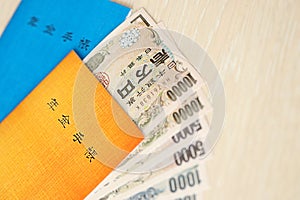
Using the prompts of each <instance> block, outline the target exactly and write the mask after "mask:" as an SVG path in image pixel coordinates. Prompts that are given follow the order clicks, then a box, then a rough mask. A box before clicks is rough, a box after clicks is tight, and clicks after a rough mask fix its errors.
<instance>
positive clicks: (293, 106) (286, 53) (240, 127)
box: [0, 0, 300, 200]
mask: <svg viewBox="0 0 300 200" xmlns="http://www.w3.org/2000/svg"><path fill="white" fill-rule="evenodd" d="M115 1H117V2H119V3H122V4H125V5H127V6H130V7H132V8H133V10H137V9H138V8H140V7H144V8H145V9H146V10H147V11H148V12H149V13H150V14H151V15H152V16H153V17H154V19H155V20H156V21H163V22H164V23H165V25H166V26H167V27H168V28H169V29H170V30H174V31H177V32H179V33H182V34H184V35H186V36H188V37H190V38H191V39H193V40H194V41H196V42H197V43H198V44H199V45H200V46H201V47H202V48H203V49H204V50H205V51H206V52H207V53H208V55H209V56H210V57H211V59H212V60H213V62H214V63H215V65H216V67H217V68H218V70H219V71H220V74H221V78H222V80H223V83H224V88H225V93H226V117H225V122H224V127H223V130H222V135H221V137H220V139H219V141H218V143H217V145H216V147H215V148H214V150H213V152H212V154H211V155H210V158H209V159H208V161H207V167H206V168H207V176H208V181H209V186H210V189H208V190H206V191H205V192H204V199H205V200H221V199H222V200H232V199H233V200H235V199H238V200H240V199H243V200H253V199H255V200H296V199H300V155H299V154H298V153H300V137H299V134H300V59H299V58H300V1H299V0H265V1H261V0H260V1H259V0H251V1H250V0H244V1H237V0H185V1H183V0H115ZM16 2H18V0H0V7H1V11H0V13H2V14H1V15H0V16H1V17H0V19H1V23H0V28H2V27H4V26H5V20H6V18H8V16H9V15H10V13H11V11H10V10H11V9H12V8H13V7H14V6H15V5H16Z"/></svg>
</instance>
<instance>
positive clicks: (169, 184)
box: [115, 165, 203, 200]
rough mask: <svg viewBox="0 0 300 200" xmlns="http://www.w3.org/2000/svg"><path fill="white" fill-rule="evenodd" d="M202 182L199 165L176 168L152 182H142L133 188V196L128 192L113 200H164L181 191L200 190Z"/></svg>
mask: <svg viewBox="0 0 300 200" xmlns="http://www.w3.org/2000/svg"><path fill="white" fill-rule="evenodd" d="M165 177H167V178H165ZM202 182H203V177H202V169H201V166H200V165H193V166H185V167H182V168H177V169H176V170H174V171H173V170H172V171H168V172H167V173H164V174H162V175H161V176H159V177H156V178H155V179H154V180H149V181H147V182H144V183H143V184H141V185H140V186H139V187H137V188H135V190H134V191H135V194H132V191H128V192H127V193H124V194H122V195H118V196H116V198H115V199H117V198H118V199H124V200H125V199H126V200H139V199H145V200H148V199H149V200H150V199H151V200H154V199H166V197H167V196H170V195H172V196H175V195H176V194H177V195H178V194H179V193H182V191H187V190H189V189H190V188H193V189H194V190H201V189H202V187H201V185H202ZM136 191H137V192H136Z"/></svg>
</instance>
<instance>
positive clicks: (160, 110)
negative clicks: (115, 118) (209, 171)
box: [84, 9, 212, 200]
mask: <svg viewBox="0 0 300 200" xmlns="http://www.w3.org/2000/svg"><path fill="white" fill-rule="evenodd" d="M84 62H85V64H86V66H87V67H88V68H89V69H90V70H91V71H92V72H93V74H94V75H95V77H96V78H97V79H98V80H99V81H100V82H101V83H102V85H103V86H104V87H105V88H106V89H107V91H108V92H109V93H110V94H111V95H112V96H113V98H114V99H115V100H116V101H117V102H118V103H119V104H120V105H121V107H122V108H123V109H124V110H125V112H126V113H127V114H128V115H129V116H130V117H131V119H132V120H133V121H134V123H135V124H136V125H137V126H138V128H139V129H140V130H141V131H142V133H143V135H144V139H143V141H142V142H141V143H140V144H139V145H138V146H137V147H136V148H135V149H134V150H133V151H132V152H131V153H130V154H129V155H128V156H127V157H126V158H125V159H124V160H123V161H122V162H121V163H120V164H119V165H118V166H117V167H115V169H114V170H113V171H112V173H111V174H110V175H109V176H107V177H106V178H105V179H104V180H103V181H102V182H101V183H100V184H99V185H98V186H97V187H96V188H95V189H94V190H93V191H92V192H91V193H90V194H89V195H88V196H87V197H86V199H101V200H108V199H128V200H141V199H145V200H147V199H151V200H152V199H178V200H179V199H182V200H195V199H198V200H199V199H202V195H203V191H204V190H205V189H207V188H208V183H207V178H206V175H205V166H204V165H205V159H203V158H204V157H205V156H206V154H207V152H206V151H205V149H204V146H203V141H204V140H205V138H206V137H207V135H208V133H209V124H210V117H209V116H210V115H211V113H212V106H211V103H210V101H209V95H208V92H207V90H206V89H205V88H206V83H205V81H204V79H203V77H201V75H200V73H199V70H197V69H196V68H195V67H194V66H192V65H191V64H190V62H189V61H188V60H187V59H186V58H185V56H184V55H183V53H182V52H181V50H180V49H178V46H177V44H176V41H175V40H174V38H173V37H172V36H171V34H170V33H169V32H168V31H167V30H166V29H165V28H164V25H163V23H156V22H155V21H154V20H153V19H152V18H151V16H150V15H149V14H148V13H147V12H146V11H145V10H144V9H140V10H138V11H137V12H135V13H132V14H131V15H130V16H128V17H127V19H126V20H125V21H124V22H123V23H122V24H120V25H119V26H118V27H117V28H116V29H115V30H113V31H112V32H111V33H110V34H109V35H108V36H107V37H106V38H105V39H104V40H103V41H102V42H101V43H100V44H99V45H97V47H96V48H95V49H94V50H92V51H91V53H90V54H89V55H88V56H87V57H86V58H85V59H84ZM128 134H130V133H128Z"/></svg>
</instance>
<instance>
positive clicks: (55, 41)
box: [0, 0, 129, 122]
mask: <svg viewBox="0 0 300 200" xmlns="http://www.w3.org/2000/svg"><path fill="white" fill-rule="evenodd" d="M128 12H129V8H126V7H124V6H121V5H119V4H116V3H114V2H111V1H108V0H87V1H77V0H64V1H60V0H43V1H41V0H23V1H21V3H20V5H19V7H18V9H17V11H16V12H15V14H14V16H13V17H12V19H11V21H10V23H9V24H8V26H7V28H6V30H5V31H4V32H3V35H2V37H1V38H0V60H1V64H0V74H1V79H0V122H1V121H2V120H3V119H4V118H5V116H6V115H7V114H9V112H11V111H12V110H13V109H14V107H15V106H16V105H18V103H20V102H21V100H22V99H23V98H24V97H25V96H26V95H28V93H29V92H30V91H31V90H32V89H33V88H34V87H35V86H36V85H37V84H38V83H39V82H40V81H41V80H42V79H43V78H44V77H45V76H46V75H47V74H48V73H49V72H50V71H51V70H52V69H53V68H54V67H55V66H56V65H57V64H58V63H59V61H60V60H61V59H62V58H63V57H64V56H66V54H67V53H68V52H69V51H71V50H72V49H75V51H76V52H77V53H78V55H79V56H80V57H81V58H84V57H85V56H86V55H87V54H88V53H89V52H90V51H91V50H92V49H93V48H94V47H95V46H96V45H97V44H98V43H99V42H100V41H101V40H102V39H103V38H104V37H105V36H106V35H107V34H108V33H110V32H111V31H112V30H113V29H114V28H115V27H116V26H117V25H119V24H120V23H121V22H122V21H123V20H124V19H125V18H126V16H127V15H128Z"/></svg>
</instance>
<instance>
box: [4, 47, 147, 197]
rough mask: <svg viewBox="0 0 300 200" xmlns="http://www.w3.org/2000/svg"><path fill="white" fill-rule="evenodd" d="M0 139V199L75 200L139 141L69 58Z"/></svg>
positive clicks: (77, 63)
mask: <svg viewBox="0 0 300 200" xmlns="http://www.w3.org/2000/svg"><path fill="white" fill-rule="evenodd" d="M0 133H1V140H0V194H1V199H83V198H84V197H85V196H87V195H88V194H89V193H90V192H91V191H92V190H93V189H94V188H95V187H96V186H97V185H98V184H99V183H100V182H101V181H102V180H103V179H104V178H105V177H106V176H107V175H108V174H109V173H110V172H111V171H112V170H113V168H114V167H116V166H117V165H118V164H119V163H120V162H121V161H122V160H123V159H124V158H125V157H126V156H127V155H128V153H129V152H131V151H132V150H133V149H134V148H135V147H136V146H137V145H138V144H139V143H140V142H141V140H142V137H143V136H142V134H141V132H140V131H139V129H138V128H137V127H136V126H135V124H134V123H133V122H132V121H131V119H130V118H129V117H128V116H127V115H126V114H125V112H124V111H123V110H122V109H121V108H120V106H119V105H118V104H117V103H116V102H115V101H114V100H113V99H112V97H111V96H110V95H109V94H108V92H107V91H106V90H105V88H104V87H103V86H102V85H101V84H100V83H99V82H98V80H97V79H96V78H95V77H94V76H93V74H92V73H91V72H90V71H89V70H88V69H87V67H86V66H84V65H83V63H82V61H81V59H80V58H79V57H78V56H77V55H76V53H75V52H73V51H72V52H71V53H70V54H69V55H68V56H67V57H66V58H65V59H64V60H63V61H62V62H61V63H60V64H59V65H58V66H57V67H56V68H55V69H54V70H53V71H52V72H51V73H50V74H49V75H48V76H47V77H46V78H45V79H44V80H43V81H42V82H41V83H40V84H39V85H38V86H37V87H36V88H35V89H34V90H33V91H32V92H31V93H30V94H29V95H28V96H27V97H26V98H25V99H24V100H23V101H22V102H21V103H20V104H19V105H18V106H17V107H16V109H15V110H14V111H13V112H11V113H10V114H9V115H8V116H7V117H6V118H5V119H4V120H3V122H2V123H1V124H0Z"/></svg>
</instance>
